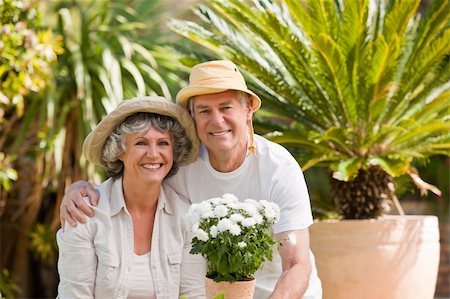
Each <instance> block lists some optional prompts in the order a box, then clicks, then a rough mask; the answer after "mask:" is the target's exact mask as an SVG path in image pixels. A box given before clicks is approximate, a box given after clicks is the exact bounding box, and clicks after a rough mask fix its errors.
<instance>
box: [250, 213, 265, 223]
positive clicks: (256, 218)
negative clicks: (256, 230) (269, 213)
mask: <svg viewBox="0 0 450 299" xmlns="http://www.w3.org/2000/svg"><path fill="white" fill-rule="evenodd" d="M253 218H255V220H256V223H257V224H261V223H263V222H264V218H263V216H261V215H259V214H256V215H255V216H254V217H253Z"/></svg>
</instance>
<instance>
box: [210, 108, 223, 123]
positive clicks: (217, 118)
mask: <svg viewBox="0 0 450 299" xmlns="http://www.w3.org/2000/svg"><path fill="white" fill-rule="evenodd" d="M211 121H212V122H214V123H221V122H222V121H223V114H222V112H220V110H212V111H211Z"/></svg>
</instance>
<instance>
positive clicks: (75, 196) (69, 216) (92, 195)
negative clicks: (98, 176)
mask: <svg viewBox="0 0 450 299" xmlns="http://www.w3.org/2000/svg"><path fill="white" fill-rule="evenodd" d="M83 197H89V200H90V202H91V204H92V205H93V206H96V205H97V203H98V199H99V195H98V193H97V191H96V190H95V189H94V186H93V185H91V184H89V183H88V182H86V181H78V182H75V183H73V184H72V185H70V186H68V187H67V188H66V190H65V194H64V197H63V199H62V202H61V205H60V207H59V212H60V213H59V220H60V222H61V227H62V228H63V229H64V223H65V222H66V221H67V223H69V224H70V225H71V226H76V225H77V221H79V222H81V223H85V222H86V218H85V215H87V216H89V217H92V216H93V215H94V212H93V211H92V209H91V208H90V207H89V206H88V204H87V203H86V201H85V200H84V199H83ZM82 212H83V213H84V214H83V213H82Z"/></svg>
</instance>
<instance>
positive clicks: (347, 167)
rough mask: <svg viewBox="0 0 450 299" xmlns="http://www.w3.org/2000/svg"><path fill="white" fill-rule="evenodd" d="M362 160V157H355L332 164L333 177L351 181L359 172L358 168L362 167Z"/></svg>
mask: <svg viewBox="0 0 450 299" xmlns="http://www.w3.org/2000/svg"><path fill="white" fill-rule="evenodd" d="M362 162H363V159H362V158H353V159H348V160H343V161H340V162H337V163H336V164H334V165H332V166H331V168H332V170H333V174H332V176H333V178H334V179H336V180H340V181H349V180H351V179H353V178H354V177H355V176H356V175H357V174H358V170H359V169H360V168H361V167H362Z"/></svg>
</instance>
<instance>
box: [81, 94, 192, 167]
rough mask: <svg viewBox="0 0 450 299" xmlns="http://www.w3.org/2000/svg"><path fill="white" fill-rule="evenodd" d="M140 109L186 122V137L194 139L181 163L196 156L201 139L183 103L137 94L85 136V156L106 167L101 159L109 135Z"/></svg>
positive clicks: (183, 124) (184, 125)
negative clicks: (181, 104)
mask: <svg viewBox="0 0 450 299" xmlns="http://www.w3.org/2000/svg"><path fill="white" fill-rule="evenodd" d="M138 112H150V113H157V114H161V115H166V116H170V117H172V118H173V119H175V120H177V121H178V122H179V123H180V124H181V126H183V128H184V130H185V131H186V135H187V137H188V138H189V140H190V141H191V143H192V149H191V151H190V153H189V156H188V158H187V159H186V160H185V161H183V163H181V165H185V164H188V163H191V162H193V161H195V160H196V158H197V154H198V150H199V146H200V142H199V140H198V137H197V132H196V130H195V124H194V122H193V120H192V118H191V117H190V115H189V114H188V112H187V111H186V110H185V109H183V108H182V107H181V106H179V105H177V104H175V103H172V102H170V101H168V100H167V99H165V98H163V97H158V96H149V97H137V98H133V99H130V100H124V101H123V102H122V103H120V105H119V106H117V108H116V109H115V110H114V111H112V112H111V113H109V114H108V115H106V116H105V118H103V119H102V121H100V122H99V123H98V125H97V127H95V129H94V130H93V131H92V132H91V133H90V134H89V135H88V136H87V137H86V139H85V140H84V143H83V153H84V155H85V156H86V158H87V159H88V160H89V161H91V162H93V163H96V164H98V165H101V166H103V167H105V164H104V163H103V161H102V153H103V147H104V145H105V142H106V140H107V138H108V137H109V135H110V134H111V132H112V131H113V130H114V129H115V128H116V127H117V126H119V125H120V124H121V123H122V122H123V121H124V120H125V119H126V118H127V117H128V116H130V115H132V114H135V113H138Z"/></svg>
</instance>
